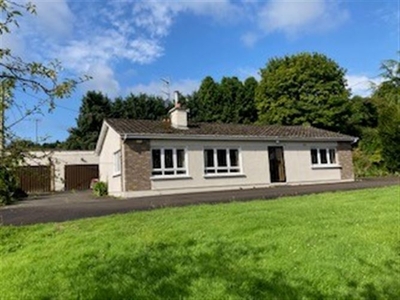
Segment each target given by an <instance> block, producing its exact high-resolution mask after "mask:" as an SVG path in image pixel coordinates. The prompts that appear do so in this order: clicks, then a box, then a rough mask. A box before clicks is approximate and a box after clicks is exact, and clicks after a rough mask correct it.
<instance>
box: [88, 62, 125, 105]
mask: <svg viewBox="0 0 400 300" xmlns="http://www.w3.org/2000/svg"><path fill="white" fill-rule="evenodd" d="M86 74H87V75H89V76H91V77H92V79H91V80H89V81H87V82H85V83H84V84H83V85H82V89H83V90H85V91H88V90H95V91H101V92H103V93H105V94H107V95H108V96H109V97H111V98H114V97H116V96H118V95H119V92H120V90H121V88H120V85H119V83H118V81H116V80H115V79H114V76H115V74H114V71H113V70H112V69H111V68H110V67H108V66H106V65H101V64H94V65H92V66H90V67H89V69H88V70H87V72H86Z"/></svg>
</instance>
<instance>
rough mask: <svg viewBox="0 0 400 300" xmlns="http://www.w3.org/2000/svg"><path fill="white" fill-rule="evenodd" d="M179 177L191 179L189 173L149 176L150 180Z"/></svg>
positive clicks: (176, 178)
mask: <svg viewBox="0 0 400 300" xmlns="http://www.w3.org/2000/svg"><path fill="white" fill-rule="evenodd" d="M179 179H193V178H192V177H191V176H189V175H164V176H151V177H150V180H154V181H157V180H179Z"/></svg>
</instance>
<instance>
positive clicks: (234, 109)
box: [219, 77, 244, 123]
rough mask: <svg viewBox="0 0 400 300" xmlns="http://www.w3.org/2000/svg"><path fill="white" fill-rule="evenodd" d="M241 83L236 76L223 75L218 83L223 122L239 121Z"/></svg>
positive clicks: (241, 98) (241, 94) (241, 97)
mask: <svg viewBox="0 0 400 300" xmlns="http://www.w3.org/2000/svg"><path fill="white" fill-rule="evenodd" d="M243 95H244V94H243V84H242V82H241V81H240V80H239V79H238V78H237V77H223V78H222V80H221V83H220V97H221V98H220V100H219V102H220V103H221V105H222V115H221V118H220V121H222V122H223V123H239V121H240V110H241V107H242V101H243Z"/></svg>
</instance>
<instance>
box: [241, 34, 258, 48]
mask: <svg viewBox="0 0 400 300" xmlns="http://www.w3.org/2000/svg"><path fill="white" fill-rule="evenodd" d="M240 39H241V41H242V42H243V44H244V45H245V46H246V47H249V48H252V47H254V45H255V44H256V43H257V42H258V41H259V39H260V35H259V34H257V33H255V32H246V33H245V34H243V35H242V36H241V37H240Z"/></svg>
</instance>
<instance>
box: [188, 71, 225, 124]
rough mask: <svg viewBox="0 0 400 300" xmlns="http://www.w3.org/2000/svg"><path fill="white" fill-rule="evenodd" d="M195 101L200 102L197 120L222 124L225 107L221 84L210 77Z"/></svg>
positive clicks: (201, 87) (203, 82)
mask: <svg viewBox="0 0 400 300" xmlns="http://www.w3.org/2000/svg"><path fill="white" fill-rule="evenodd" d="M195 99H196V100H197V101H198V103H197V106H198V108H199V109H198V115H197V119H198V120H199V121H201V122H218V121H219V122H221V121H222V112H223V106H222V101H221V90H220V87H219V84H218V83H217V82H215V81H214V79H213V78H212V77H210V76H207V77H206V78H204V79H203V81H202V82H201V84H200V88H199V90H198V92H197V95H196V97H195Z"/></svg>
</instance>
